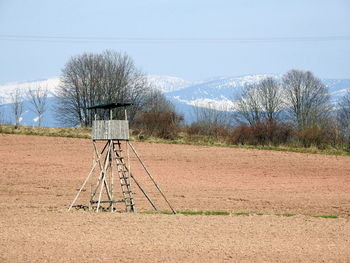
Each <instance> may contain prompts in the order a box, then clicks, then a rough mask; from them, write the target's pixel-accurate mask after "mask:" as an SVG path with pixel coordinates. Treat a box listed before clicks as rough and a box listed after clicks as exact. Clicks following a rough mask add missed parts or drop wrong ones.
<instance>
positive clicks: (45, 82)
mask: <svg viewBox="0 0 350 263" xmlns="http://www.w3.org/2000/svg"><path fill="white" fill-rule="evenodd" d="M59 82H60V80H59V78H58V77H53V78H49V79H41V80H35V81H27V82H13V83H7V84H4V85H0V101H1V100H2V103H4V104H5V103H11V94H12V93H14V92H15V90H16V89H20V90H21V91H22V93H23V95H24V96H26V92H27V91H28V89H29V88H30V89H37V88H38V87H41V88H46V89H48V91H49V94H48V97H52V96H53V94H54V92H55V90H56V88H57V87H58V85H59Z"/></svg>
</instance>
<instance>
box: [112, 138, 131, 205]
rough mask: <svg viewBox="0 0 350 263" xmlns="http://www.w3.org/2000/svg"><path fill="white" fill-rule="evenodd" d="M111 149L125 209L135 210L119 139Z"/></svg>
mask: <svg viewBox="0 0 350 263" xmlns="http://www.w3.org/2000/svg"><path fill="white" fill-rule="evenodd" d="M115 144H117V145H118V147H117V148H115ZM113 149H114V150H113V152H114V154H115V156H114V159H115V161H116V163H117V171H118V175H119V180H120V186H121V191H122V195H123V201H124V203H125V211H126V212H136V209H135V202H134V198H133V193H132V190H131V184H130V174H129V169H128V168H127V166H126V163H125V159H124V157H123V156H122V155H121V152H122V148H121V143H120V141H119V140H118V142H117V143H113Z"/></svg>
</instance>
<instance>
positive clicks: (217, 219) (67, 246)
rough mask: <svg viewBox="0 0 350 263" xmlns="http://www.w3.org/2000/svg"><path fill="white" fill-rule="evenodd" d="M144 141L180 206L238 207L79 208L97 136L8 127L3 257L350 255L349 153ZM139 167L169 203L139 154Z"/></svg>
mask: <svg viewBox="0 0 350 263" xmlns="http://www.w3.org/2000/svg"><path fill="white" fill-rule="evenodd" d="M134 146H135V148H136V149H137V151H138V152H139V153H140V154H141V157H142V159H143V161H144V162H145V164H146V165H147V167H148V168H149V170H150V171H151V173H152V175H153V176H154V178H155V179H156V180H157V182H158V183H159V185H160V186H161V188H162V190H163V191H164V192H165V194H166V196H167V197H168V199H169V201H170V202H171V204H172V205H173V206H174V207H175V209H177V210H180V211H184V210H188V211H228V212H231V213H232V214H231V215H210V216H206V215H180V214H179V215H165V214H143V213H136V214H125V213H118V212H115V213H107V212H100V213H93V212H87V211H83V210H74V211H72V212H67V208H68V206H69V205H70V203H71V201H72V199H73V198H74V196H75V194H76V192H77V189H78V188H79V187H80V185H81V183H82V182H83V180H84V179H85V177H86V176H87V174H88V172H89V170H90V167H91V163H92V144H91V141H90V140H86V139H72V138H53V137H38V136H24V135H2V134H0V262H41V261H44V262H96V261H97V262H104V261H112V262H199V261H202V262H223V261H227V262H245V261H246V262H252V261H255V262H257V261H258V262H261V261H265V262H274V261H275V262H281V261H283V262H284V261H287V262H295V261H307V262H309V261H315V262H318V261H336V262H349V261H350V249H349V247H350V158H349V157H340V156H327V155H314V154H300V153H290V152H276V151H261V150H248V149H231V148H219V147H203V146H189V145H167V144H150V143H134ZM131 169H132V172H133V174H134V176H135V177H136V178H137V179H139V181H140V183H142V185H143V186H144V187H145V189H146V190H147V192H148V193H149V195H150V196H151V197H152V198H153V199H154V201H155V203H156V204H157V205H158V206H159V209H160V210H167V209H168V208H167V206H166V204H165V203H164V202H163V201H162V200H161V198H160V196H159V195H157V192H156V191H155V189H154V187H152V185H151V182H150V181H149V180H148V179H147V177H146V175H145V173H144V172H143V170H142V167H141V166H140V164H139V163H138V162H137V160H136V158H135V157H134V156H133V155H131ZM89 187H90V185H89V186H88V187H86V191H84V192H83V194H82V196H81V198H80V199H79V200H78V202H77V204H87V198H88V197H87V195H88V194H89V191H90V188H89ZM134 187H135V185H134ZM135 202H136V208H137V210H138V211H140V212H142V211H152V208H151V206H149V204H148V203H147V202H146V201H145V199H144V198H143V196H142V194H141V193H140V192H139V191H138V190H137V189H135ZM241 213H242V214H243V215H239V214H241ZM247 213H250V215H246V214H247ZM287 214H289V215H293V216H289V217H288V216H286V215H287ZM314 216H333V217H335V216H337V217H338V218H323V217H314Z"/></svg>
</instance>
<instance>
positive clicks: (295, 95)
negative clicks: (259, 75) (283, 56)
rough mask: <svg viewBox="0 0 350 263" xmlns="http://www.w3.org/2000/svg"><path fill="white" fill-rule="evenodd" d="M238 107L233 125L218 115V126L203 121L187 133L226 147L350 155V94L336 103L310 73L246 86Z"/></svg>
mask: <svg viewBox="0 0 350 263" xmlns="http://www.w3.org/2000/svg"><path fill="white" fill-rule="evenodd" d="M234 103H235V107H234V109H233V112H232V114H231V117H232V119H231V120H232V122H231V123H228V122H227V120H228V119H229V118H227V115H228V112H222V113H220V112H216V113H215V114H214V115H219V117H216V118H215V121H213V120H210V118H209V119H206V120H203V119H202V118H199V120H197V121H196V122H194V123H193V124H192V125H190V126H189V127H187V133H189V134H202V135H209V136H214V137H215V138H217V139H220V140H222V141H225V142H226V143H228V144H249V145H274V146H278V145H292V146H301V147H310V146H315V147H317V148H325V147H328V146H332V147H336V148H339V147H341V148H343V149H346V150H350V90H348V91H347V93H346V94H345V95H344V96H343V97H342V98H341V99H340V101H339V102H338V103H336V104H334V103H332V101H331V100H330V95H329V92H328V89H327V87H326V86H325V85H324V84H323V83H322V82H321V80H320V79H318V78H317V77H315V76H314V75H313V74H312V73H311V72H309V71H300V70H291V71H289V72H287V73H286V74H285V75H284V76H283V77H282V80H280V81H278V80H277V79H275V78H271V77H268V78H266V79H263V80H261V81H260V82H258V83H256V84H252V85H247V86H245V87H244V88H243V89H242V91H241V92H240V93H239V94H236V98H235V101H234ZM197 111H198V109H197ZM204 111H208V109H205V110H204ZM212 111H213V110H212ZM220 114H221V115H222V116H226V118H222V117H220ZM207 115H208V114H207Z"/></svg>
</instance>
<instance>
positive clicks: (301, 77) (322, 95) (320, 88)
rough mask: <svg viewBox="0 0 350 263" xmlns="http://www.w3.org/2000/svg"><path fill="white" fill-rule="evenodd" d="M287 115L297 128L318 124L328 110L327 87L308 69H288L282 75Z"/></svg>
mask: <svg viewBox="0 0 350 263" xmlns="http://www.w3.org/2000/svg"><path fill="white" fill-rule="evenodd" d="M283 89H284V92H285V96H286V103H287V106H288V109H289V116H290V118H291V119H292V120H293V122H294V123H295V126H296V128H297V129H298V130H301V129H304V128H306V127H310V126H313V125H318V124H320V123H321V122H322V119H325V118H327V116H328V114H329V112H330V109H331V108H330V104H329V100H330V97H329V93H328V89H327V87H326V86H325V85H324V84H323V83H322V82H321V80H319V79H318V78H316V77H315V76H314V75H313V74H312V73H311V72H310V71H301V70H290V71H289V72H287V73H286V74H285V75H284V76H283Z"/></svg>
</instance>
